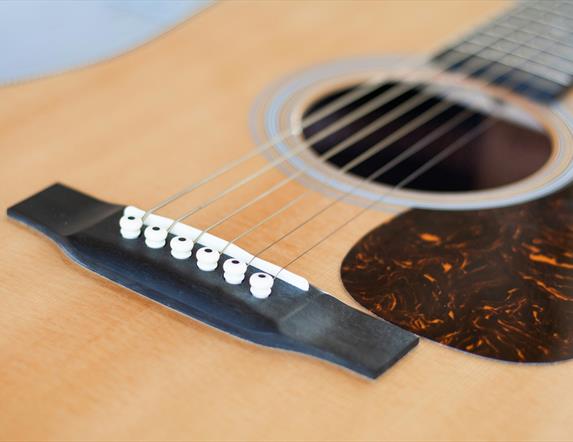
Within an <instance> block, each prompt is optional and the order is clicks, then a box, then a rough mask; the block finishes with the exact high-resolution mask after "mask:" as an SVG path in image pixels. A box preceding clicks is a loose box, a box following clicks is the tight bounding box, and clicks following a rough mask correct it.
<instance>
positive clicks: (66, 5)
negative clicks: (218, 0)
mask: <svg viewBox="0 0 573 442" xmlns="http://www.w3.org/2000/svg"><path fill="white" fill-rule="evenodd" d="M212 3H213V2H212V1H210V0H145V1H135V0H131V1H130V0H115V1H106V0H77V1H69V0H68V1H63V0H31V1H16V0H14V1H0V85H1V84H5V83H11V82H18V81H23V80H29V79H33V78H37V77H42V76H45V75H50V74H55V73H58V72H62V71H67V70H70V69H74V68H78V67H82V66H86V65H90V64H93V63H97V62H98V61H102V60H105V59H107V58H111V57H114V56H116V55H120V54H122V53H125V52H127V51H129V50H131V49H134V48H136V47H137V46H140V45H142V44H144V43H145V42H147V41H149V40H151V39H152V38H154V37H156V36H158V35H161V34H163V33H164V32H166V31H168V30H169V29H171V28H173V27H174V26H176V25H177V24H179V23H181V22H182V21H184V20H185V19H187V18H189V17H190V16H191V15H193V14H195V13H197V12H199V11H200V10H202V9H203V8H205V7H206V6H208V5H209V4H212Z"/></svg>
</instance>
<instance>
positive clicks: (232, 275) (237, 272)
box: [223, 258, 247, 284]
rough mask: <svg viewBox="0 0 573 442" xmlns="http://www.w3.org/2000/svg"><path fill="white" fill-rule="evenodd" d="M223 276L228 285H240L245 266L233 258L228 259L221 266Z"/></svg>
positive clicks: (245, 269) (243, 276)
mask: <svg viewBox="0 0 573 442" xmlns="http://www.w3.org/2000/svg"><path fill="white" fill-rule="evenodd" d="M223 271H224V273H223V276H224V277H225V281H227V282H228V283H229V284H240V283H241V282H243V279H245V273H246V272H247V264H245V263H244V262H242V261H239V260H238V259H235V258H229V259H227V260H226V261H225V263H224V264H223Z"/></svg>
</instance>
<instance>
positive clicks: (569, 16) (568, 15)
mask: <svg viewBox="0 0 573 442" xmlns="http://www.w3.org/2000/svg"><path fill="white" fill-rule="evenodd" d="M555 3H556V6H557V8H559V14H561V15H564V16H565V17H566V18H567V19H568V20H573V15H570V14H568V13H566V12H563V6H570V7H571V6H573V5H571V4H570V3H563V2H555ZM537 9H542V10H544V11H548V9H546V8H545V7H543V6H537Z"/></svg>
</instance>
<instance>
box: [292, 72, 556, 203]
mask: <svg viewBox="0 0 573 442" xmlns="http://www.w3.org/2000/svg"><path fill="white" fill-rule="evenodd" d="M403 86H404V85H403V84H399V83H385V84H383V85H381V86H380V87H379V88H377V89H376V90H374V91H372V92H371V93H369V94H368V95H366V96H364V97H362V98H360V99H358V100H356V101H354V102H352V103H350V104H349V105H347V106H346V107H344V108H342V109H340V110H339V111H337V112H335V113H333V114H331V115H327V116H326V117H324V118H322V119H321V120H319V121H317V122H316V123H314V124H312V125H310V126H309V127H307V128H306V129H305V130H304V131H303V136H304V138H305V139H307V140H309V139H311V137H313V136H314V135H315V134H317V133H318V132H320V131H322V130H324V129H326V128H327V127H329V126H330V125H332V124H334V123H335V122H337V121H338V120H340V119H341V118H343V117H344V116H346V115H348V114H349V113H351V112H353V111H356V110H357V109H358V108H360V107H361V106H364V105H366V104H367V103H369V102H373V100H376V99H377V98H378V97H381V96H382V95H384V96H387V95H390V94H391V93H392V91H391V90H392V89H393V88H398V87H400V88H402V87H403ZM349 90H351V89H345V90H338V91H335V92H333V93H332V94H330V95H328V96H325V97H323V98H321V99H320V100H318V101H316V102H314V103H312V104H311V106H310V107H309V108H308V110H307V111H306V112H305V114H304V118H307V117H309V116H310V115H312V114H313V113H314V112H316V111H318V110H319V109H322V108H323V107H324V106H326V105H328V104H329V103H331V102H333V101H334V100H336V99H337V98H339V97H340V96H341V95H343V94H344V93H346V92H348V91H349ZM392 94H393V93H392ZM421 95H422V97H420V96H421ZM418 98H420V99H421V101H420V104H419V105H417V106H415V107H413V108H411V109H410V110H408V111H406V112H402V111H401V110H400V109H397V108H398V107H399V106H401V105H404V106H406V104H407V102H409V100H414V99H418ZM380 100H381V101H380V102H381V105H380V106H379V107H377V108H375V109H374V110H373V111H371V112H370V113H368V114H366V115H364V116H362V117H361V118H359V119H357V120H356V121H354V122H352V123H350V124H348V125H346V126H345V127H343V128H341V129H339V130H338V131H336V132H334V133H332V134H331V135H329V136H327V137H326V138H324V139H319V140H316V142H312V143H311V148H312V150H313V151H314V152H315V153H316V154H318V155H320V156H323V155H325V154H326V153H327V152H328V151H330V150H331V149H334V148H336V146H337V145H338V144H339V143H341V142H343V141H344V140H346V139H348V138H349V137H351V136H352V135H353V134H355V133H356V132H358V131H359V130H361V129H364V128H366V127H367V126H368V125H370V124H374V122H376V121H380V119H381V118H383V117H384V115H386V114H388V113H390V112H393V109H396V111H395V112H393V113H396V114H397V115H399V116H398V118H388V120H389V121H388V123H387V124H384V125H383V126H381V127H380V128H378V129H377V130H375V131H373V132H372V133H371V134H369V135H367V136H365V137H363V138H362V137H361V139H360V140H359V141H357V142H355V143H354V144H352V145H350V146H349V147H348V148H346V149H344V150H342V151H341V152H340V153H338V154H336V155H333V156H332V157H331V158H329V159H328V160H327V161H328V162H329V163H330V164H332V165H334V166H336V167H337V168H342V167H344V166H345V165H346V164H347V163H349V162H350V161H351V160H352V159H354V158H356V157H357V156H358V155H360V154H362V153H364V152H366V151H367V150H368V149H370V148H371V147H372V146H374V145H376V143H379V142H381V141H382V140H384V139H386V138H387V137H390V136H391V135H392V134H393V133H394V132H396V131H397V130H399V129H400V128H402V127H404V126H405V125H407V124H409V123H410V122H412V121H413V120H415V119H416V118H418V117H420V116H421V115H422V114H424V113H425V112H430V111H431V109H433V108H434V107H435V106H437V105H438V104H440V103H442V102H444V101H448V102H449V104H450V106H447V109H446V110H445V111H443V112H441V113H440V114H438V115H437V116H436V117H434V118H431V119H430V120H428V121H426V122H425V123H423V124H420V125H418V124H415V123H413V125H414V126H416V127H415V128H414V127H413V129H412V130H408V131H407V133H406V135H405V136H402V137H400V138H399V139H397V140H396V141H395V142H393V143H392V144H389V145H388V146H387V147H385V148H383V149H382V150H381V151H380V152H378V153H376V154H374V155H372V156H371V157H370V158H367V159H366V160H365V161H363V162H362V163H360V164H358V165H356V166H355V167H354V168H352V169H351V170H349V171H348V173H350V174H352V175H355V176H358V177H362V178H365V177H369V176H371V175H372V174H375V172H376V171H377V170H379V169H380V168H381V167H382V166H383V165H384V164H386V163H387V162H389V161H391V160H392V159H393V158H395V157H396V156H397V155H399V154H400V153H402V152H403V151H405V150H406V149H408V148H409V147H410V146H412V145H414V144H415V143H417V142H419V141H420V140H422V139H423V138H424V137H427V136H429V135H430V134H432V132H433V131H436V130H437V129H439V128H440V127H441V126H442V125H444V124H446V123H447V122H448V121H449V120H450V119H452V118H454V117H456V115H458V114H460V113H461V112H464V111H470V115H469V117H468V118H467V119H465V118H464V119H463V120H461V122H460V124H458V125H456V126H455V127H453V128H452V129H451V130H448V131H447V132H445V133H444V134H443V135H442V136H440V137H438V138H436V139H435V140H434V141H433V142H431V143H429V144H428V145H427V146H424V147H423V148H422V149H421V150H419V151H418V152H417V153H415V154H414V155H412V156H411V157H409V158H407V159H405V160H404V161H402V162H400V163H399V164H397V165H396V166H394V167H392V168H391V169H390V170H388V171H387V172H385V173H384V174H382V175H380V176H378V177H376V179H375V180H373V181H377V182H379V183H383V184H387V185H390V186H396V185H397V184H398V183H400V181H402V180H403V179H404V178H405V177H406V176H408V175H409V174H411V173H413V172H414V171H415V170H416V169H418V168H419V167H421V166H422V165H423V164H425V163H426V162H427V161H429V160H430V159H431V158H433V157H434V156H435V155H437V154H438V153H439V152H440V151H442V150H443V149H444V148H446V147H447V146H449V145H450V144H452V143H454V142H455V141H456V140H457V139H459V138H460V137H462V136H464V134H466V133H468V132H469V131H471V130H472V129H473V128H476V127H477V126H478V125H480V124H482V123H484V121H485V120H486V119H492V120H493V125H492V126H490V128H489V129H486V130H485V131H484V132H483V133H482V134H481V135H478V136H476V137H475V138H473V139H471V140H470V141H469V142H468V143H466V144H465V145H464V146H463V147H462V148H460V149H459V150H458V151H456V153H454V154H453V155H451V156H449V157H448V158H447V159H445V160H443V161H442V162H440V163H439V164H438V165H436V166H434V167H432V168H431V169H430V170H428V171H427V172H425V173H424V174H422V175H421V176H419V177H418V178H417V179H415V180H413V181H411V182H410V183H408V184H407V185H406V186H404V188H409V189H415V190H423V191H434V192H462V191H472V190H483V189H491V188H495V187H499V186H503V185H507V184H510V183H513V182H516V181H519V180H521V179H523V178H526V177H527V176H529V175H531V174H533V173H534V172H535V171H537V170H539V168H541V167H542V166H543V164H545V162H546V161H547V160H548V158H549V156H550V153H551V140H550V138H549V137H548V136H547V134H546V133H545V132H544V131H542V130H540V129H538V128H537V127H536V126H535V125H534V124H530V123H528V122H527V121H525V122H523V121H521V120H520V119H516V118H508V117H506V116H504V114H502V113H496V115H491V114H487V113H485V112H484V111H483V110H478V107H474V106H472V108H471V109H470V108H469V107H468V106H466V105H464V104H460V103H461V101H456V102H454V101H452V100H449V99H448V98H444V95H443V94H441V93H440V92H434V93H430V92H427V90H426V91H422V88H421V87H414V86H411V87H409V88H408V91H407V92H405V93H401V94H399V95H398V94H396V95H394V99H392V100H390V101H389V102H387V103H386V100H385V99H383V97H381V98H380ZM318 137H320V136H318ZM320 138H322V137H320Z"/></svg>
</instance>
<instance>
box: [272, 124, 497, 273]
mask: <svg viewBox="0 0 573 442" xmlns="http://www.w3.org/2000/svg"><path fill="white" fill-rule="evenodd" d="M491 125H493V121H492V120H488V123H484V124H481V125H479V126H478V127H476V128H474V129H472V130H471V131H469V132H467V133H466V134H465V135H464V136H462V137H461V138H458V139H457V140H456V141H455V142H454V143H452V144H450V145H449V146H448V147H447V148H445V149H444V150H442V151H441V152H440V153H439V154H437V155H436V156H434V157H433V158H432V159H431V160H429V161H428V162H426V163H424V165H422V166H420V167H419V168H418V169H416V170H415V171H414V172H412V173H411V174H409V175H408V176H407V177H406V178H404V179H403V180H402V181H400V182H399V183H398V184H397V185H396V186H394V187H393V188H391V189H390V190H389V191H388V192H386V193H383V194H382V195H381V196H380V197H379V198H377V199H376V200H374V201H373V202H372V203H370V204H368V205H367V206H366V207H363V208H362V209H361V210H360V211H359V212H358V213H356V214H355V215H353V216H351V217H350V218H349V219H347V220H346V221H345V222H344V223H343V224H339V225H338V226H337V227H336V228H335V229H333V230H332V231H330V232H329V233H328V234H327V235H325V236H323V237H322V238H321V239H320V240H319V241H317V242H315V243H314V244H313V245H312V246H310V247H308V248H307V249H305V250H304V251H303V252H302V253H299V254H298V255H297V256H295V257H294V258H293V259H291V260H290V261H289V262H287V263H286V264H285V265H284V266H282V267H281V268H280V270H279V271H278V272H277V273H275V275H274V278H277V277H278V275H279V274H280V273H281V272H282V271H283V270H285V269H286V268H287V267H289V266H291V265H292V264H294V263H295V262H296V261H298V260H299V259H301V258H302V257H303V256H305V255H306V254H308V253H310V252H311V251H312V250H313V249H315V248H316V247H318V246H319V245H321V244H322V243H324V242H325V241H326V240H327V239H329V238H331V237H332V235H334V234H335V233H337V232H339V231H340V230H341V229H343V228H344V227H346V226H347V225H349V224H350V223H351V222H353V221H355V220H356V219H357V218H358V217H359V216H361V215H363V214H364V213H366V212H368V211H369V210H370V209H372V208H374V207H375V206H376V205H378V204H381V203H382V202H383V201H384V198H386V197H388V196H390V195H391V194H392V193H393V192H395V191H396V190H399V189H401V188H402V187H404V186H406V185H408V184H409V183H410V182H412V181H413V180H415V179H416V178H418V177H419V176H420V175H422V174H424V173H425V172H427V171H428V170H430V169H431V168H432V167H434V166H436V165H437V164H439V163H440V162H441V161H443V160H445V159H446V158H447V157H449V156H451V155H453V154H454V153H455V152H456V151H458V150H459V149H460V148H461V147H463V146H464V145H467V142H468V139H469V140H471V139H472V138H474V137H475V136H477V135H479V134H480V133H482V132H483V131H485V130H487V129H488V128H489V127H490V126H491Z"/></svg>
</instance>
